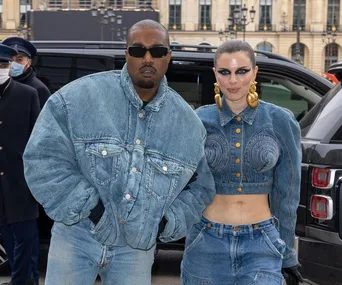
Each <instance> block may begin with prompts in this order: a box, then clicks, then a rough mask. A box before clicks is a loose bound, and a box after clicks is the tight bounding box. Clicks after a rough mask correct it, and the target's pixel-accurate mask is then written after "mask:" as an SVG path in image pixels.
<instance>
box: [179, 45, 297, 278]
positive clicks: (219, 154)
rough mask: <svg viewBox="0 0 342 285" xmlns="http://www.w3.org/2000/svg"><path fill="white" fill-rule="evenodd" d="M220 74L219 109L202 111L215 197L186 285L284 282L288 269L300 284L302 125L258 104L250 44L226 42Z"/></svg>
mask: <svg viewBox="0 0 342 285" xmlns="http://www.w3.org/2000/svg"><path fill="white" fill-rule="evenodd" d="M213 71H214V73H215V77H216V81H217V83H215V89H216V90H215V93H216V96H215V100H216V103H217V106H215V105H209V106H204V107H201V108H199V109H198V110H197V114H198V115H199V117H200V118H201V120H202V121H203V123H204V125H205V127H206V129H207V142H206V154H207V159H208V163H209V165H210V168H211V171H212V173H213V175H214V178H215V184H216V196H215V198H214V201H213V203H212V204H211V205H209V206H208V208H207V209H206V210H205V212H204V213H203V217H202V220H201V222H200V223H198V224H195V225H194V226H193V227H192V229H191V231H190V233H189V235H188V237H187V240H186V249H185V251H184V258H183V261H182V282H183V285H195V284H215V285H228V284H241V285H249V284H260V285H261V284H262V285H281V284H282V282H283V277H282V268H283V271H284V272H285V273H287V274H289V275H291V276H292V277H294V279H295V280H296V281H297V282H298V280H302V277H301V275H300V273H299V272H298V267H299V264H298V259H297V255H296V251H295V249H294V231H295V224H296V210H297V207H298V203H299V191H300V167H301V165H300V163H301V149H300V129H299V125H298V123H297V121H296V120H295V118H294V116H293V114H292V113H290V111H288V110H286V109H284V108H281V107H278V106H275V105H273V104H270V103H266V102H264V101H261V100H258V96H257V94H256V93H255V90H256V85H255V84H256V82H255V78H256V74H257V71H258V67H257V66H256V64H255V56H254V51H253V49H252V47H251V46H250V45H249V44H248V43H246V42H243V41H240V40H230V41H226V42H224V43H223V44H222V45H221V46H220V47H219V48H218V49H217V51H216V54H215V60H214V68H213ZM218 88H219V89H218ZM220 90H221V92H222V93H223V97H222V99H221V96H220Z"/></svg>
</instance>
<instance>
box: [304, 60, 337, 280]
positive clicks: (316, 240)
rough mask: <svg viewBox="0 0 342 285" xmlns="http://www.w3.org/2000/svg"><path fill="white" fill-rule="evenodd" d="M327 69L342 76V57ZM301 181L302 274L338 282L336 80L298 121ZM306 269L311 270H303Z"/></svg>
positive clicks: (311, 277)
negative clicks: (300, 132) (299, 129)
mask: <svg viewBox="0 0 342 285" xmlns="http://www.w3.org/2000/svg"><path fill="white" fill-rule="evenodd" d="M328 72H329V73H332V74H335V75H336V77H337V78H338V79H339V80H340V79H341V78H342V62H340V63H335V64H333V65H332V66H331V67H330V69H329V71H328ZM300 125H301V129H302V153H303V159H302V186H301V201H300V208H299V209H298V221H297V234H298V235H299V236H300V239H299V247H300V251H299V253H300V262H301V263H302V265H303V270H304V274H305V276H308V277H309V278H310V279H312V280H314V281H315V282H318V283H319V284H320V285H328V284H329V285H331V284H334V285H342V86H341V82H339V83H338V84H336V86H334V88H332V89H331V90H330V91H329V92H328V93H327V94H326V95H325V96H324V98H323V99H322V100H321V101H320V102H319V103H318V104H317V105H315V106H314V108H312V109H311V110H310V111H309V112H308V114H307V115H306V116H305V117H304V118H303V119H302V120H301V121H300ZM306 269H310V270H306Z"/></svg>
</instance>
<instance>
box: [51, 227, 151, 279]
mask: <svg viewBox="0 0 342 285" xmlns="http://www.w3.org/2000/svg"><path fill="white" fill-rule="evenodd" d="M51 233H52V236H51V243H50V249H49V254H48V264H47V272H46V280H45V284H47V285H93V284H94V282H95V280H96V277H97V276H98V275H100V277H101V281H102V284H103V285H133V284H139V285H151V267H152V264H153V261H154V249H155V246H153V247H152V248H151V249H149V250H138V249H133V248H131V247H129V246H106V245H102V244H100V243H99V242H97V241H96V240H95V239H94V238H93V237H92V236H91V235H90V233H89V229H86V227H85V226H84V224H83V223H82V222H80V223H78V224H75V225H73V226H66V225H64V224H62V223H56V222H55V223H54V225H53V227H52V230H51Z"/></svg>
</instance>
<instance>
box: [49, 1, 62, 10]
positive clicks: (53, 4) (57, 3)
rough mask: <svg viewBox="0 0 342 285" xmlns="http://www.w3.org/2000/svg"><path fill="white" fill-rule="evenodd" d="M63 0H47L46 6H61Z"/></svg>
mask: <svg viewBox="0 0 342 285" xmlns="http://www.w3.org/2000/svg"><path fill="white" fill-rule="evenodd" d="M62 2H63V0H49V1H48V7H47V8H62V4H63V3H62Z"/></svg>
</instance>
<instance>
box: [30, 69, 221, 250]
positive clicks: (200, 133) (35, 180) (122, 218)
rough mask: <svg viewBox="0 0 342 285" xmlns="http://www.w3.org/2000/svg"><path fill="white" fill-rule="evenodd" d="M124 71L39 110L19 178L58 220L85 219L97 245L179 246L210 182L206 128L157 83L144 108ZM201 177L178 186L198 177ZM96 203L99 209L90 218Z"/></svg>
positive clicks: (99, 77)
mask: <svg viewBox="0 0 342 285" xmlns="http://www.w3.org/2000/svg"><path fill="white" fill-rule="evenodd" d="M142 106H143V102H142V101H141V99H140V98H139V96H138V95H137V93H136V91H135V89H134V87H133V85H132V81H131V79H130V77H129V75H128V72H127V68H126V66H125V67H124V68H123V70H122V72H121V74H118V73H115V72H114V71H109V72H103V73H98V74H93V75H89V76H86V77H83V78H81V79H78V80H76V81H74V82H72V83H70V84H68V85H66V86H65V87H63V88H62V89H60V90H59V91H57V92H56V93H55V94H54V95H53V96H51V97H50V99H49V100H48V101H47V103H46V105H45V107H44V108H43V110H42V112H41V114H40V116H39V118H38V120H37V123H36V125H35V127H34V130H33V133H32V135H31V137H30V140H29V143H28V145H27V147H26V150H25V153H24V165H25V177H26V180H27V183H28V185H29V188H30V189H31V191H32V194H33V195H34V197H35V198H36V199H37V200H38V202H39V203H41V204H42V206H43V207H44V209H45V211H46V213H47V215H48V216H49V217H50V218H52V219H53V220H54V221H55V222H62V223H64V224H66V225H73V224H76V223H79V222H81V224H84V226H85V227H89V233H90V234H91V235H92V236H93V237H94V238H95V239H96V240H98V241H99V242H101V243H103V244H113V245H126V244H128V245H130V246H131V247H133V248H139V249H148V248H151V247H152V246H153V245H154V244H155V242H156V238H157V232H158V224H159V222H160V220H161V218H162V217H163V216H165V217H166V219H167V221H168V222H167V224H166V226H165V229H164V231H163V232H162V233H161V235H160V239H161V240H162V241H165V242H167V241H172V240H177V239H180V238H182V237H184V236H185V235H186V232H187V229H189V228H190V227H191V225H192V224H194V223H196V222H199V220H200V217H201V213H202V211H203V210H204V208H205V206H206V205H207V204H209V203H210V202H211V201H212V198H213V196H214V194H215V185H214V180H213V177H212V174H211V172H210V169H209V166H208V164H207V162H206V157H205V152H204V145H205V139H206V131H205V128H204V127H203V124H202V122H201V121H200V119H199V118H198V116H197V115H196V114H195V112H194V111H193V110H192V109H191V107H190V106H189V105H188V104H187V103H186V102H185V101H184V99H183V98H182V97H181V96H180V95H179V94H177V93H176V92H175V91H173V90H172V89H171V88H169V87H168V86H167V81H166V78H165V77H164V78H163V79H162V81H161V84H160V87H159V90H158V93H157V95H156V97H155V98H154V99H153V101H151V102H150V103H149V104H147V106H146V107H145V108H143V109H142ZM194 172H197V173H198V176H197V180H196V181H195V182H193V183H191V185H190V189H187V190H184V191H182V190H183V188H184V187H185V186H186V184H187V182H188V181H189V179H190V178H191V176H192V175H193V174H194ZM99 198H101V199H102V201H103V204H104V205H105V212H104V214H103V216H102V217H101V219H100V221H99V222H98V224H97V225H96V226H95V225H94V224H93V223H92V222H90V220H89V219H88V218H87V217H88V216H89V214H90V210H91V209H92V208H94V207H95V205H96V204H97V203H98V199H99Z"/></svg>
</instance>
